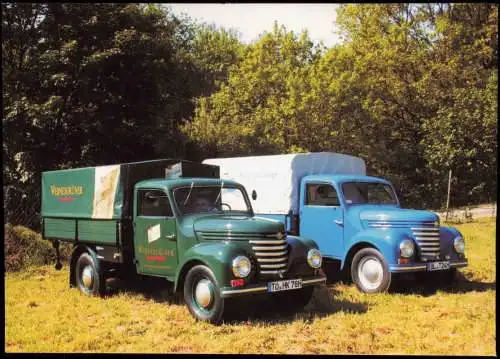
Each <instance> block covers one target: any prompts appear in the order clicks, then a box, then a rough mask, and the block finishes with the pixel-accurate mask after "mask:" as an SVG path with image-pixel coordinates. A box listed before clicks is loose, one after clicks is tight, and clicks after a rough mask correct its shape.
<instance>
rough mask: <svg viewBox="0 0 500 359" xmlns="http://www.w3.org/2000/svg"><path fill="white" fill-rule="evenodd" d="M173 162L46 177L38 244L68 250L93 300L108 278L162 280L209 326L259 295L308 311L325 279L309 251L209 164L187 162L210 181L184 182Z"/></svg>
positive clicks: (311, 247) (74, 278) (73, 274)
mask: <svg viewBox="0 0 500 359" xmlns="http://www.w3.org/2000/svg"><path fill="white" fill-rule="evenodd" d="M171 163H172V161H170V160H163V162H161V161H160V162H154V161H152V162H147V163H132V164H126V165H120V166H119V165H116V166H108V167H106V168H100V167H96V168H84V169H74V170H60V171H49V172H44V174H43V181H42V182H43V184H42V187H43V196H42V218H43V236H44V238H47V239H50V240H52V241H54V242H55V243H58V241H67V242H70V243H73V244H74V249H73V253H72V257H71V262H70V284H71V285H72V286H75V287H77V288H79V289H80V290H81V291H82V292H83V293H85V294H89V295H96V294H103V293H104V289H105V285H104V284H105V281H106V279H107V278H108V277H110V276H121V277H122V278H124V279H126V280H127V279H131V275H132V276H137V275H139V276H145V277H148V276H153V277H161V278H164V279H166V280H167V281H169V282H171V283H172V287H173V290H174V291H176V292H182V293H183V294H184V299H185V302H186V305H187V307H188V309H189V311H190V312H191V314H192V315H193V316H194V317H195V318H197V319H199V320H204V321H208V322H211V323H219V322H220V321H221V320H222V318H223V314H224V311H225V309H224V308H225V306H227V305H228V304H230V303H231V302H232V300H231V298H233V297H236V296H242V295H251V294H259V293H260V294H263V295H267V296H268V299H269V300H271V301H273V302H275V303H276V305H277V306H280V307H281V308H285V307H286V308H287V309H289V310H294V311H295V310H298V309H300V308H301V307H303V306H304V305H306V304H307V302H308V301H309V300H310V299H311V296H312V293H313V289H314V286H317V285H321V284H323V283H325V281H326V277H325V276H324V275H323V273H322V272H321V262H322V257H321V253H320V251H319V250H318V246H317V244H316V243H315V242H314V241H313V240H310V239H304V238H301V237H297V236H292V235H289V236H287V234H286V232H285V228H284V224H283V223H281V222H280V221H276V220H272V219H268V218H259V217H257V216H255V214H254V212H253V209H252V205H251V203H250V200H249V198H248V195H247V192H246V190H245V188H244V187H243V186H242V185H241V184H239V183H237V182H235V181H228V180H223V179H220V178H218V173H217V174H216V175H214V174H213V173H212V172H211V171H212V170H213V168H214V167H213V166H206V165H201V164H193V163H189V162H188V163H187V165H185V166H184V167H185V168H187V169H189V168H191V170H190V171H191V173H195V172H201V170H202V169H203V170H204V171H205V172H206V173H210V176H207V177H191V176H185V175H184V176H183V175H182V174H179V173H180V172H182V168H183V167H182V164H183V163H180V166H179V165H174V167H173V168H172V166H170V164H171ZM188 166H189V167H188ZM207 168H208V169H207ZM209 170H210V171H209ZM148 172H149V174H148ZM184 172H185V173H186V172H188V170H186V169H185V170H184ZM159 173H166V175H165V177H164V178H161V177H157V174H159ZM214 173H215V172H214ZM152 174H153V176H154V178H147V177H149V176H151V175H152ZM155 174H156V176H155ZM155 177H156V178H155ZM141 178H142V179H141ZM144 178H145V179H144ZM69 183H71V186H69V185H66V184H69ZM63 184H64V186H63ZM70 192H71V193H70ZM69 195H70V196H69ZM68 196H69V197H68ZM68 198H69V199H68ZM103 201H105V203H101V202H103Z"/></svg>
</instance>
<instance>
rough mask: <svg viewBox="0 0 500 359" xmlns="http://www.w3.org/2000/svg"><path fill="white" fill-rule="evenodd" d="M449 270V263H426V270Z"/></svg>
mask: <svg viewBox="0 0 500 359" xmlns="http://www.w3.org/2000/svg"><path fill="white" fill-rule="evenodd" d="M444 269H450V262H431V263H427V270H444Z"/></svg>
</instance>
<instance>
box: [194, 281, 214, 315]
mask: <svg viewBox="0 0 500 359" xmlns="http://www.w3.org/2000/svg"><path fill="white" fill-rule="evenodd" d="M194 299H195V301H196V304H197V305H198V307H199V308H200V309H202V310H208V309H209V307H210V306H211V304H212V302H213V300H214V289H213V285H212V282H211V281H209V280H208V279H205V278H203V279H201V280H200V281H198V282H197V283H196V285H195V290H194Z"/></svg>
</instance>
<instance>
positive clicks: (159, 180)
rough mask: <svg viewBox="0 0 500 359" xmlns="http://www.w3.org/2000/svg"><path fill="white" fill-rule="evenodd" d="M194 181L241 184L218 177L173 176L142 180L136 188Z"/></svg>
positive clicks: (158, 186) (200, 183)
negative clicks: (172, 177)
mask: <svg viewBox="0 0 500 359" xmlns="http://www.w3.org/2000/svg"><path fill="white" fill-rule="evenodd" d="M192 182H194V184H195V185H198V186H199V185H202V186H210V185H212V186H213V185H217V186H220V185H221V183H222V182H224V186H226V185H230V186H241V185H240V184H239V183H238V182H235V181H230V180H225V179H220V178H202V177H189V178H175V179H164V178H156V179H148V180H144V181H140V182H137V184H136V187H137V188H146V187H147V188H151V187H152V188H175V187H183V186H191V183H192Z"/></svg>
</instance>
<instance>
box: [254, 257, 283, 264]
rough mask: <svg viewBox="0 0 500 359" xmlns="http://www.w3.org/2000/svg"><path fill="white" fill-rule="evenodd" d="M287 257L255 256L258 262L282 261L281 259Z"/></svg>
mask: <svg viewBox="0 0 500 359" xmlns="http://www.w3.org/2000/svg"><path fill="white" fill-rule="evenodd" d="M287 259H288V257H279V258H257V261H258V262H268V263H271V262H274V263H275V262H282V261H286V260H287Z"/></svg>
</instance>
